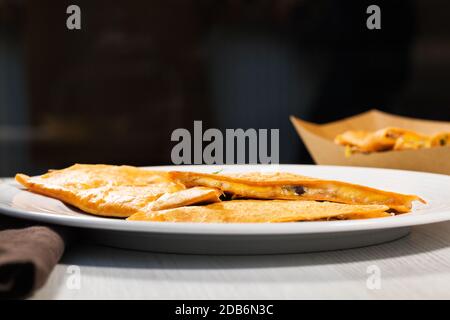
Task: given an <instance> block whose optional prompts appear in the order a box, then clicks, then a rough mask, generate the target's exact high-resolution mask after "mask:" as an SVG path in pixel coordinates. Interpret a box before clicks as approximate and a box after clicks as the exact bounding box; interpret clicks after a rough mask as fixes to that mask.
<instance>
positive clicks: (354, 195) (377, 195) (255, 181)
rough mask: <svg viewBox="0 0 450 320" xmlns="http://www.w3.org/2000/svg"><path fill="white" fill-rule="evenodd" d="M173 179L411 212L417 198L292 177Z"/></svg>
mask: <svg viewBox="0 0 450 320" xmlns="http://www.w3.org/2000/svg"><path fill="white" fill-rule="evenodd" d="M169 176H170V177H172V178H173V179H174V180H176V181H178V182H180V183H182V184H184V185H185V186H186V187H196V186H204V187H210V188H217V189H220V190H221V191H222V192H224V193H225V194H230V195H231V196H232V197H233V198H252V199H285V200H319V201H330V202H337V203H346V204H364V205H367V204H374V205H386V206H388V207H389V208H390V209H392V210H395V211H397V212H400V213H401V212H409V211H410V209H411V206H412V202H413V201H414V200H419V201H422V202H424V200H422V199H421V198H419V197H418V196H415V195H405V194H400V193H394V192H388V191H382V190H378V189H374V188H369V187H365V186H360V185H356V184H352V183H346V182H340V181H333V180H324V179H316V178H310V177H304V176H301V175H296V174H292V173H280V172H275V173H258V172H255V173H244V174H227V175H220V174H207V173H196V172H183V171H171V172H169Z"/></svg>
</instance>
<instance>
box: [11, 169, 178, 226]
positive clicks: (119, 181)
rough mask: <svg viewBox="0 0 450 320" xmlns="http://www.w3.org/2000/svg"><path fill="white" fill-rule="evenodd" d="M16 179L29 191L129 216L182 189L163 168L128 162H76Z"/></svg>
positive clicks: (90, 209)
mask: <svg viewBox="0 0 450 320" xmlns="http://www.w3.org/2000/svg"><path fill="white" fill-rule="evenodd" d="M16 180H17V181H18V182H19V183H21V184H22V185H23V186H25V187H26V188H27V189H29V190H30V191H32V192H35V193H39V194H42V195H45V196H49V197H52V198H56V199H59V200H62V201H64V202H66V203H68V204H70V205H73V206H75V207H77V208H79V209H81V210H83V211H85V212H88V213H91V214H95V215H100V216H108V217H129V216H130V215H132V214H133V213H135V212H137V211H139V210H140V209H142V208H144V207H145V206H148V205H149V203H151V202H153V201H154V200H156V199H158V198H159V197H160V196H161V195H163V194H165V193H168V192H176V191H180V190H183V189H185V187H184V185H182V184H180V183H177V182H174V181H172V179H171V178H170V177H169V176H168V174H167V173H166V172H161V171H149V170H144V169H138V168H135V167H130V166H110V165H82V164H75V165H73V166H71V167H69V168H66V169H63V170H54V171H50V172H48V173H46V174H44V175H41V176H38V177H29V176H27V175H24V174H17V175H16Z"/></svg>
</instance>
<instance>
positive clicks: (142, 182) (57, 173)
mask: <svg viewBox="0 0 450 320" xmlns="http://www.w3.org/2000/svg"><path fill="white" fill-rule="evenodd" d="M16 180H17V181H18V182H19V183H21V184H22V185H23V186H25V187H26V188H27V189H29V190H30V191H32V192H36V193H39V194H43V195H46V196H49V197H53V198H56V199H59V200H62V201H64V202H66V203H68V204H70V205H73V206H75V207H77V208H79V209H81V210H83V211H85V212H87V213H91V214H95V215H101V216H108V217H124V218H128V220H136V221H170V222H220V223H230V222H235V223H239V222H293V221H312V220H330V219H362V218H375V217H387V216H391V215H392V214H393V213H404V212H409V211H410V210H411V206H412V202H413V201H414V200H419V201H422V202H423V200H422V199H420V198H419V197H417V196H414V195H404V194H399V193H394V192H387V191H382V190H377V189H373V188H369V187H364V186H360V185H355V184H350V183H345V182H339V181H333V180H323V179H315V178H309V177H304V176H300V175H295V174H291V173H270V174H267V173H245V174H228V175H220V174H205V173H195V172H182V171H172V172H163V171H150V170H144V169H139V168H135V167H130V166H110V165H81V164H76V165H74V166H72V167H69V168H66V169H63V170H53V171H50V172H48V173H46V174H44V175H42V176H38V177H29V176H26V175H23V174H18V175H17V176H16Z"/></svg>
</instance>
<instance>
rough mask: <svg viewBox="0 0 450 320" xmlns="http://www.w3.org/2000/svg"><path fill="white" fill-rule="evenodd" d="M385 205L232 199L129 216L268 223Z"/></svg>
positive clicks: (375, 212) (378, 213)
mask: <svg viewBox="0 0 450 320" xmlns="http://www.w3.org/2000/svg"><path fill="white" fill-rule="evenodd" d="M388 209H389V207H388V206H385V205H348V204H340V203H331V202H317V201H295V200H294V201H292V200H231V201H223V202H219V203H213V204H209V205H207V206H191V207H181V208H176V209H169V210H161V211H146V212H144V211H140V212H138V213H135V214H134V215H132V216H131V217H129V218H128V219H127V220H130V221H159V222H163V221H167V222H213V223H214V222H216V223H252V222H253V223H256V222H258V223H264V222H294V221H313V220H331V219H359V218H376V217H389V216H390V214H389V213H387V212H386V211H387V210H388Z"/></svg>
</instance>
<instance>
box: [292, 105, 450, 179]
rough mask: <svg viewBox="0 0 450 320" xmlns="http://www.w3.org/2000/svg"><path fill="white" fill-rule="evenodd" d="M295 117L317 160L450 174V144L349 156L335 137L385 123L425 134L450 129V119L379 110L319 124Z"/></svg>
mask: <svg viewBox="0 0 450 320" xmlns="http://www.w3.org/2000/svg"><path fill="white" fill-rule="evenodd" d="M291 121H292V123H293V125H294V127H295V129H296V130H297V133H298V134H299V135H300V137H301V139H302V140H303V142H304V143H305V145H306V147H307V148H308V151H309V153H310V154H311V156H312V158H313V159H314V161H315V162H316V164H322V165H340V166H361V167H376V168H392V169H404V170H414V171H426V172H434V173H443V174H448V175H450V146H444V147H433V148H429V149H418V150H402V151H383V152H373V153H369V154H361V153H355V154H352V155H351V156H349V157H346V156H345V147H343V146H340V145H337V144H335V143H334V138H335V137H336V136H337V135H338V134H340V133H342V132H344V131H346V130H378V129H382V128H385V127H399V128H405V129H409V130H413V131H417V132H421V133H424V134H435V133H438V132H442V131H446V132H450V122H442V121H431V120H420V119H414V118H408V117H401V116H397V115H393V114H389V113H385V112H382V111H379V110H371V111H367V112H364V113H361V114H359V115H356V116H353V117H349V118H345V119H342V120H339V121H335V122H330V123H326V124H315V123H312V122H307V121H304V120H301V119H299V118H297V117H294V116H291Z"/></svg>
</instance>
